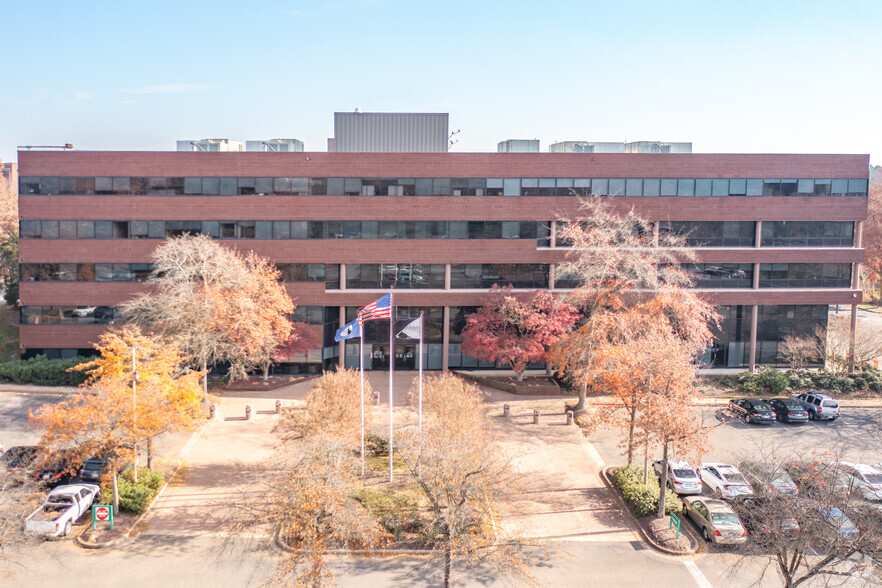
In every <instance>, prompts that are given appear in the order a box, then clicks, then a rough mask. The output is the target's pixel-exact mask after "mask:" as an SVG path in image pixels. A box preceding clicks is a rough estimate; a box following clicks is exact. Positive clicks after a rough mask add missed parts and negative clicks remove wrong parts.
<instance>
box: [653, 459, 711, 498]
mask: <svg viewBox="0 0 882 588" xmlns="http://www.w3.org/2000/svg"><path fill="white" fill-rule="evenodd" d="M652 465H653V467H654V468H655V473H656V474H657V475H658V479H659V480H661V477H662V462H661V460H658V461H656V462H654V463H653V464H652ZM668 488H670V489H671V490H673V491H674V492H676V493H677V494H701V489H702V484H701V477H700V476H699V475H698V472H696V471H695V470H694V469H693V468H692V466H691V465H689V463H687V462H685V461H679V460H670V459H669V460H668Z"/></svg>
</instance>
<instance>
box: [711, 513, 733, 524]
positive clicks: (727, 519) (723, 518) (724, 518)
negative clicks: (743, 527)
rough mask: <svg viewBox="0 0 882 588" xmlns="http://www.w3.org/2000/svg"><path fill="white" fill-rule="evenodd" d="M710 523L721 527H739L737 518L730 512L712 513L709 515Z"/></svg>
mask: <svg viewBox="0 0 882 588" xmlns="http://www.w3.org/2000/svg"><path fill="white" fill-rule="evenodd" d="M711 522H712V523H713V524H715V525H720V526H722V527H737V526H740V523H739V522H738V517H736V516H735V515H734V514H732V513H730V512H713V513H711Z"/></svg>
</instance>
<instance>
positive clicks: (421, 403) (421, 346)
mask: <svg viewBox="0 0 882 588" xmlns="http://www.w3.org/2000/svg"><path fill="white" fill-rule="evenodd" d="M423 312H424V311H422V310H421V311H420V426H419V433H420V441H422V440H423V320H425V319H423Z"/></svg>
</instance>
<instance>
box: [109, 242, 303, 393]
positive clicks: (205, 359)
mask: <svg viewBox="0 0 882 588" xmlns="http://www.w3.org/2000/svg"><path fill="white" fill-rule="evenodd" d="M153 260H154V270H153V273H152V274H151V276H150V279H149V281H150V283H151V284H152V285H153V286H154V288H153V289H152V290H151V291H149V292H146V293H144V294H141V295H140V296H138V297H137V298H135V299H134V300H132V301H130V302H127V303H125V304H123V305H122V307H121V309H122V313H123V316H124V317H125V318H126V319H128V320H130V321H132V322H135V323H137V324H139V325H141V326H143V327H145V328H146V329H149V330H152V331H154V332H157V333H159V334H162V335H164V336H168V337H170V338H172V339H174V340H175V341H176V342H177V343H178V345H179V347H180V348H181V349H182V350H183V351H184V352H185V353H186V354H187V355H190V356H191V357H193V358H194V361H195V364H196V366H195V367H197V368H199V369H200V370H202V371H204V372H205V373H206V374H207V370H208V368H209V367H210V366H213V365H214V364H216V363H219V362H229V364H230V377H231V379H235V378H237V377H243V376H244V375H245V374H246V372H247V371H248V370H250V369H254V368H256V367H260V366H262V365H263V364H265V362H266V361H267V356H268V350H270V349H273V348H274V347H278V346H280V345H281V344H282V343H283V341H284V340H285V339H286V338H287V337H288V335H289V333H290V331H291V323H290V322H289V321H288V320H287V318H286V315H288V314H290V313H291V312H293V311H294V304H293V303H292V302H291V299H290V298H289V297H288V295H287V293H286V292H285V290H284V286H283V285H282V284H280V283H279V281H278V280H279V273H278V271H277V270H276V269H275V268H274V267H273V266H271V265H270V264H269V263H268V262H266V261H265V260H263V259H261V258H258V257H256V256H254V255H249V256H245V257H243V256H242V255H240V254H239V253H238V252H236V251H234V250H232V249H228V248H226V247H223V246H221V245H220V244H218V243H216V242H215V241H212V240H211V238H210V237H208V236H205V235H199V236H195V237H194V236H189V235H184V236H182V237H177V238H173V239H169V240H168V241H167V242H166V243H165V244H164V245H163V246H161V247H159V248H158V249H157V250H156V251H155V252H154V254H153ZM203 389H204V390H206V391H207V389H208V378H207V375H206V377H205V378H203Z"/></svg>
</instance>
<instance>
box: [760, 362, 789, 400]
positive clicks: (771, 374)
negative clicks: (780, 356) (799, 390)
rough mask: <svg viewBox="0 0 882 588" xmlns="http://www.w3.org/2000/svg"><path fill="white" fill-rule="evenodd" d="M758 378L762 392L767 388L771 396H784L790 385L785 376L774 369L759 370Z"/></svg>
mask: <svg viewBox="0 0 882 588" xmlns="http://www.w3.org/2000/svg"><path fill="white" fill-rule="evenodd" d="M759 377H760V382H761V384H762V387H763V390H765V388H768V389H770V390H771V391H772V394H774V395H776V396H779V395H781V394H784V393H785V392H786V391H787V387H788V386H789V384H790V381H789V380H788V378H787V375H786V374H784V373H783V372H780V371H778V370H776V369H774V368H765V369H762V370H760V372H759Z"/></svg>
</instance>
